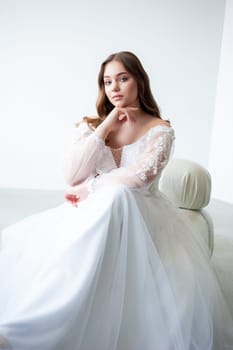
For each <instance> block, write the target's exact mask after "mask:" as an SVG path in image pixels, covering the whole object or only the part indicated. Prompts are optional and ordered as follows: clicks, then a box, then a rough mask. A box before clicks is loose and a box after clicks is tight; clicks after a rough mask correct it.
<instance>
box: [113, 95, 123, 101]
mask: <svg viewBox="0 0 233 350" xmlns="http://www.w3.org/2000/svg"><path fill="white" fill-rule="evenodd" d="M121 98H122V95H115V96H112V99H113V100H119V99H121Z"/></svg>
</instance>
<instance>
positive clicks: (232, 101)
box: [209, 0, 233, 203]
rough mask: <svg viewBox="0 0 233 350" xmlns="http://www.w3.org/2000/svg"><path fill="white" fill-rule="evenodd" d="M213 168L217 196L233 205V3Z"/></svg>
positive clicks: (225, 35)
mask: <svg viewBox="0 0 233 350" xmlns="http://www.w3.org/2000/svg"><path fill="white" fill-rule="evenodd" d="M209 167H210V171H211V174H212V181H213V196H214V197H216V198H219V199H222V200H224V201H228V202H231V203H233V0H227V1H226V12H225V21H224V31H223V40H222V50H221V60H220V69H219V78H218V85H217V96H216V108H215V118H214V126H213V134H212V146H211V152H210V164H209Z"/></svg>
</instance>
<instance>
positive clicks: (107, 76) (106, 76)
mask: <svg viewBox="0 0 233 350" xmlns="http://www.w3.org/2000/svg"><path fill="white" fill-rule="evenodd" d="M122 74H128V72H120V73H118V74H116V77H118V76H119V75H122ZM104 78H110V76H109V75H104Z"/></svg>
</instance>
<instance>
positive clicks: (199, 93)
mask: <svg viewBox="0 0 233 350" xmlns="http://www.w3.org/2000/svg"><path fill="white" fill-rule="evenodd" d="M224 5H225V1H222V0H205V1H203V0H195V1H194V0H189V1H188V0H140V1H139V0H118V1H117V2H113V3H112V2H111V3H110V2H109V1H107V0H98V1H96V2H95V1H90V0H86V1H82V2H81V1H72V0H40V1H32V0H21V1H17V0H5V1H4V0H3V1H1V2H0V98H1V103H0V118H1V128H0V142H1V145H0V159H1V172H0V186H2V187H28V188H62V187H64V182H63V177H62V173H61V159H62V157H63V153H64V149H65V148H66V147H67V145H68V143H69V139H70V134H71V130H72V127H73V123H74V122H75V121H77V120H79V119H81V117H82V116H83V115H86V114H93V113H95V99H96V95H97V84H96V79H97V73H98V69H99V65H100V63H101V62H102V60H103V59H105V57H106V56H107V55H108V54H110V53H112V52H114V51H119V50H131V51H133V52H135V53H136V54H137V55H138V56H139V57H140V59H141V60H142V62H143V63H144V66H145V68H146V70H147V71H148V73H149V75H150V76H151V85H152V89H153V91H154V94H155V97H156V98H157V100H158V103H159V105H160V106H161V109H162V112H163V115H164V117H165V118H170V119H171V121H172V123H173V125H174V127H175V129H176V136H177V141H176V153H175V155H176V156H179V157H183V158H189V159H193V160H195V161H198V162H199V163H201V164H203V165H205V166H207V164H208V155H209V144H210V137H211V126H212V122H213V110H214V101H215V89H216V79H217V72H218V62H219V53H220V44H221V34H222V25H223V16H224Z"/></svg>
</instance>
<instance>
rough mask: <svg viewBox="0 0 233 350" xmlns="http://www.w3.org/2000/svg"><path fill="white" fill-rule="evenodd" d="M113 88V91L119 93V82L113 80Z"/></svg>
mask: <svg viewBox="0 0 233 350" xmlns="http://www.w3.org/2000/svg"><path fill="white" fill-rule="evenodd" d="M111 87H112V91H119V90H120V88H119V84H118V81H117V80H113V81H112V86H111Z"/></svg>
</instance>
